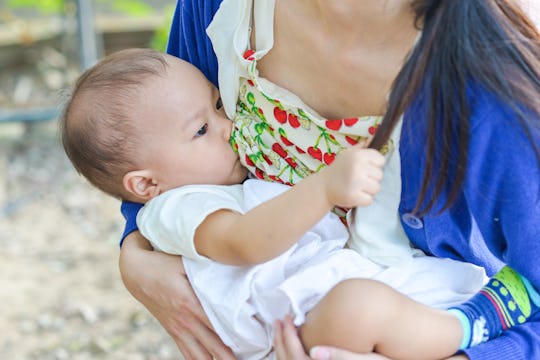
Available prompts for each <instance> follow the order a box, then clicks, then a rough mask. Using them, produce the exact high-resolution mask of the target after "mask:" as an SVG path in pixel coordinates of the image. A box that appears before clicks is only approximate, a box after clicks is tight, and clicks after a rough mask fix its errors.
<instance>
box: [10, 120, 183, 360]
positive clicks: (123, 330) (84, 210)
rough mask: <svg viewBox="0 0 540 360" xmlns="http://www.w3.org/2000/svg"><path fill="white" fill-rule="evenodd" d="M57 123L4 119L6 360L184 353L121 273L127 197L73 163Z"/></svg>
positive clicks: (135, 357)
mask: <svg viewBox="0 0 540 360" xmlns="http://www.w3.org/2000/svg"><path fill="white" fill-rule="evenodd" d="M56 125H57V124H56V121H51V122H45V123H39V124H36V125H32V126H28V125H22V124H0V284H1V286H0V304H2V307H1V308H0V333H1V334H2V336H0V359H17V360H18V359H21V360H22V359H40V360H42V359H43V360H46V359H57V360H61V359H123V360H131V359H133V360H138V359H141V360H151V359H164V360H165V359H178V358H180V354H179V352H178V350H177V349H176V346H175V345H174V343H173V342H172V340H170V338H169V337H168V335H167V334H166V333H165V331H164V330H163V329H162V328H161V327H160V325H159V323H157V321H156V320H154V319H153V318H152V317H151V315H150V314H149V313H148V312H147V311H146V310H145V309H144V308H143V307H142V306H141V305H140V304H139V303H138V302H136V301H135V300H134V299H133V298H132V297H131V295H130V294H129V293H128V292H127V290H125V288H124V286H123V284H122V282H121V280H120V276H119V272H118V267H117V259H118V251H119V250H118V245H117V243H118V237H119V234H120V232H121V229H122V223H123V221H122V218H121V215H120V213H119V211H118V207H119V202H118V201H117V200H114V199H111V198H109V197H108V196H105V195H103V194H101V193H100V192H98V191H97V190H95V189H94V188H92V187H90V185H89V184H88V183H87V182H86V181H85V180H83V179H82V178H81V177H79V176H78V175H77V174H76V173H75V171H74V170H73V169H72V168H71V166H70V164H69V162H68V160H67V159H66V157H65V156H64V154H63V151H62V150H61V147H60V145H59V141H58V139H57V133H56Z"/></svg>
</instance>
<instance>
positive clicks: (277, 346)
mask: <svg viewBox="0 0 540 360" xmlns="http://www.w3.org/2000/svg"><path fill="white" fill-rule="evenodd" d="M274 350H275V351H276V356H277V359H278V360H288V359H290V360H303V359H309V357H308V356H307V355H306V353H305V352H304V347H303V346H302V343H301V341H300V338H299V337H298V332H297V330H296V327H295V326H294V323H293V321H292V318H291V317H290V316H287V317H286V318H285V319H284V320H283V321H276V322H275V323H274Z"/></svg>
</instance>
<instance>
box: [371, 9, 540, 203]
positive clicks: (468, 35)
mask: <svg viewBox="0 0 540 360" xmlns="http://www.w3.org/2000/svg"><path fill="white" fill-rule="evenodd" d="M412 6H413V10H414V11H415V13H416V19H417V25H418V26H419V27H420V28H421V29H422V35H421V37H420V39H419V40H418V43H417V45H416V46H415V48H414V49H413V51H412V53H411V54H410V56H409V58H408V59H407V61H406V63H405V65H404V67H403V68H402V70H401V71H400V73H399V75H398V76H397V78H396V80H395V81H394V84H393V88H392V92H391V95H390V98H389V103H388V110H387V113H386V115H385V117H384V119H383V121H382V124H381V126H380V128H379V129H378V131H377V134H376V136H375V138H374V139H373V141H372V143H371V145H370V146H371V147H373V148H375V149H380V148H382V146H383V145H384V144H386V142H387V141H388V139H389V137H390V134H391V132H392V130H393V129H394V127H395V125H396V123H397V122H398V121H399V119H400V117H401V115H402V114H403V113H404V112H405V111H406V110H407V109H408V108H409V106H411V104H412V103H413V101H414V100H415V99H416V96H418V93H419V92H420V91H421V93H422V94H423V96H425V97H424V98H423V99H422V101H423V102H422V104H423V105H425V106H426V108H425V111H426V113H425V114H426V116H427V124H428V125H427V134H426V135H427V144H426V149H425V155H426V167H425V169H424V174H423V182H422V188H421V191H420V194H419V197H418V200H417V203H416V209H415V211H416V212H417V213H426V212H427V211H428V210H430V209H431V208H433V206H434V203H435V201H436V198H437V196H438V195H440V194H441V193H442V192H443V191H445V192H447V198H446V203H445V204H444V206H443V208H442V209H438V210H440V211H443V210H444V209H447V208H448V207H449V206H451V205H452V203H453V202H454V201H455V199H456V197H457V196H458V194H459V191H460V189H461V186H462V185H463V182H464V181H465V176H466V167H467V161H468V148H469V140H470V138H469V136H470V134H469V120H470V119H469V117H470V108H469V104H468V101H467V96H466V89H467V86H468V85H470V83H471V81H474V82H475V83H479V84H480V85H481V86H482V87H483V88H485V89H486V90H487V91H490V92H491V93H492V94H493V95H495V96H496V97H497V98H498V99H500V100H501V101H502V102H504V103H505V104H507V105H508V106H510V107H511V109H512V110H514V111H515V113H516V114H517V118H519V119H520V122H519V125H520V126H522V127H523V129H524V131H525V133H526V134H527V136H528V137H529V139H530V140H531V145H532V146H533V148H534V151H535V153H536V157H537V159H538V162H539V166H540V149H539V144H534V142H533V138H532V134H531V129H538V128H539V127H540V120H539V119H540V34H539V33H538V30H537V29H536V28H535V26H534V24H533V23H532V21H531V20H530V19H529V18H528V17H527V16H526V15H525V14H524V12H523V11H522V9H521V8H520V7H519V6H518V5H517V4H516V3H515V2H514V1H513V0H414V1H413V2H412ZM524 109H527V111H528V112H529V116H526V115H525V114H524ZM530 112H532V114H533V115H534V116H532V117H531V116H530V115H531V114H530ZM516 125H517V124H516ZM436 151H437V153H435V152H436ZM435 159H436V160H435ZM435 162H436V164H435ZM434 167H436V168H437V169H436V170H434ZM449 174H451V176H452V178H450V175H449ZM428 191H429V196H430V197H431V198H430V199H427V193H428Z"/></svg>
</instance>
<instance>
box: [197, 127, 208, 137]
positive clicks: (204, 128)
mask: <svg viewBox="0 0 540 360" xmlns="http://www.w3.org/2000/svg"><path fill="white" fill-rule="evenodd" d="M207 130H208V124H204V125H203V126H202V127H201V128H200V129H199V130H198V131H197V133H196V134H195V137H201V136H203V135H204V134H206V131H207Z"/></svg>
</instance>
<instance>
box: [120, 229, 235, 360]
mask: <svg viewBox="0 0 540 360" xmlns="http://www.w3.org/2000/svg"><path fill="white" fill-rule="evenodd" d="M119 266H120V273H121V274H122V281H123V282H124V285H125V286H126V288H127V289H128V290H129V292H130V293H131V294H132V295H133V296H134V297H135V298H136V299H137V300H138V301H140V302H141V303H142V304H143V305H144V306H145V307H146V308H147V309H148V310H149V311H150V312H151V313H152V315H153V316H154V317H155V318H156V319H158V321H159V322H160V323H161V325H162V326H163V327H164V328H165V330H167V332H168V333H169V335H170V336H171V337H172V338H173V340H174V341H175V342H176V345H177V346H178V348H179V350H180V351H181V352H182V354H183V356H184V358H185V359H186V360H190V359H197V360H198V359H212V357H215V358H217V359H231V360H232V359H234V356H233V354H232V352H231V351H230V349H228V348H227V347H226V346H225V345H224V344H223V342H222V341H221V340H220V339H219V337H218V336H217V335H216V334H215V332H214V330H213V329H212V326H211V325H210V322H209V321H208V318H207V317H206V315H205V313H204V311H203V309H202V307H201V305H200V303H199V301H198V300H197V298H196V297H195V294H194V293H193V290H192V288H191V286H190V284H189V282H188V280H187V277H186V274H185V271H184V267H183V264H182V259H181V257H179V256H172V255H167V254H164V253H161V252H157V251H152V249H151V247H150V245H149V243H148V242H147V241H146V240H145V239H144V238H143V237H142V235H141V234H140V233H139V232H134V233H131V234H130V235H129V236H128V237H127V238H126V239H125V240H124V243H123V246H122V249H121V252H120V261H119Z"/></svg>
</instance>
